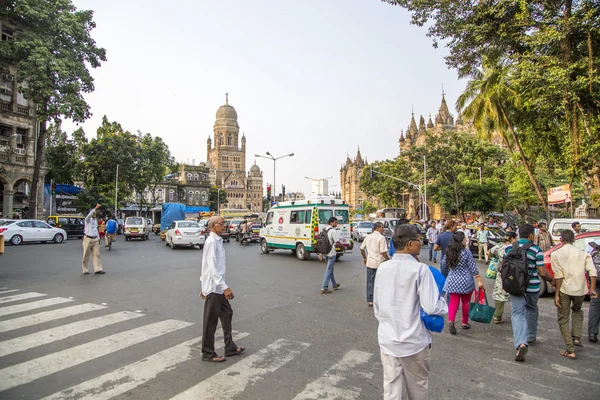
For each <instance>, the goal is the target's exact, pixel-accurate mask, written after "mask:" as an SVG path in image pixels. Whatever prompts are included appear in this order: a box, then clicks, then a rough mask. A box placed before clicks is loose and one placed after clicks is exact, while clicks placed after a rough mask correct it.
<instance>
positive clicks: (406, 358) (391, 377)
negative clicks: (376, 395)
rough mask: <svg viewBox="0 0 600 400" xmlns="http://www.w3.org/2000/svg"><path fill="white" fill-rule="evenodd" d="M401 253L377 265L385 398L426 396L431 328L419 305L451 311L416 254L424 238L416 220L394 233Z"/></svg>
mask: <svg viewBox="0 0 600 400" xmlns="http://www.w3.org/2000/svg"><path fill="white" fill-rule="evenodd" d="M392 240H393V243H394V247H395V248H396V254H394V256H393V258H392V259H391V260H390V261H387V262H385V263H383V264H381V266H380V267H379V268H378V271H377V276H376V277H375V293H374V303H375V304H374V311H375V317H376V318H377V320H378V321H379V329H378V340H379V348H380V351H381V362H382V364H383V398H384V400H398V399H402V393H403V389H404V388H406V392H407V393H408V398H409V399H410V400H426V399H428V398H429V396H428V380H429V351H430V347H431V333H430V332H429V330H427V328H425V325H424V324H423V322H422V321H421V317H420V310H421V308H423V310H424V311H425V312H426V313H427V314H430V315H442V314H447V313H448V305H447V304H446V301H445V300H444V298H443V297H440V293H439V290H438V287H437V285H436V282H435V279H434V278H433V275H432V273H431V271H430V270H429V267H428V266H427V265H426V264H423V263H421V262H419V261H418V260H417V259H416V257H417V256H418V254H419V252H420V250H421V244H422V243H421V239H420V238H419V233H418V232H417V230H416V229H415V227H414V226H413V225H410V224H405V225H399V226H398V227H397V228H396V231H395V232H394V236H393V238H392Z"/></svg>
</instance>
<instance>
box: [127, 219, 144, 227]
mask: <svg viewBox="0 0 600 400" xmlns="http://www.w3.org/2000/svg"><path fill="white" fill-rule="evenodd" d="M126 224H127V225H143V224H144V220H143V219H141V218H127V222H126Z"/></svg>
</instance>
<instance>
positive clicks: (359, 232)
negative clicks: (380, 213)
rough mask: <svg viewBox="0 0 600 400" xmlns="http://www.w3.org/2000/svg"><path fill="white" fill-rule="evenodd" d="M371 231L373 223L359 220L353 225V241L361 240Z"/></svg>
mask: <svg viewBox="0 0 600 400" xmlns="http://www.w3.org/2000/svg"><path fill="white" fill-rule="evenodd" d="M371 232H373V223H372V222H370V221H360V222H359V223H358V225H356V226H355V227H354V232H352V237H353V238H354V240H355V241H357V242H362V241H363V240H365V238H366V237H367V235H368V234H370V233H371Z"/></svg>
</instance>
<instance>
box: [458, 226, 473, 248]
mask: <svg viewBox="0 0 600 400" xmlns="http://www.w3.org/2000/svg"><path fill="white" fill-rule="evenodd" d="M456 232H462V233H464V234H465V238H466V239H467V249H470V248H471V230H470V229H469V228H467V224H461V225H460V229H458V230H457V231H456Z"/></svg>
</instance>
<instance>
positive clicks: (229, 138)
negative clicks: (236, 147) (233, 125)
mask: <svg viewBox="0 0 600 400" xmlns="http://www.w3.org/2000/svg"><path fill="white" fill-rule="evenodd" d="M227 146H233V138H232V137H231V134H229V135H227Z"/></svg>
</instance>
